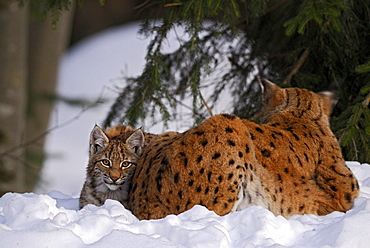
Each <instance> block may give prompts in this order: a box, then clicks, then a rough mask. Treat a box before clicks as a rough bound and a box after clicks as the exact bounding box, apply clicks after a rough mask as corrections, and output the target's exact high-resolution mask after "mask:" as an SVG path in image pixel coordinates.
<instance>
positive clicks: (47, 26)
mask: <svg viewBox="0 0 370 248" xmlns="http://www.w3.org/2000/svg"><path fill="white" fill-rule="evenodd" d="M70 9H71V10H70V11H68V12H63V14H62V16H61V17H60V20H59V21H58V24H57V26H56V29H55V30H54V29H52V25H51V19H50V18H47V19H46V20H45V21H43V20H40V19H36V18H33V19H32V20H31V21H30V26H29V50H28V58H29V59H28V61H29V67H28V69H29V79H28V80H29V91H28V93H29V96H28V99H29V101H28V111H27V115H28V116H27V127H26V140H27V141H30V140H35V142H34V143H32V144H31V145H29V146H27V147H26V150H25V155H26V157H25V159H26V162H27V167H26V182H27V185H26V186H27V189H30V190H32V189H33V188H34V186H35V184H36V183H37V181H38V179H39V174H40V172H41V168H42V163H43V158H44V152H43V149H44V141H45V140H44V138H45V137H44V136H42V135H41V136H40V134H43V133H45V132H46V131H47V128H48V124H49V117H50V113H51V110H52V107H53V99H54V98H55V97H56V92H55V90H56V81H57V75H58V67H59V62H60V59H61V56H62V54H63V52H64V50H65V48H66V47H67V46H68V43H69V38H70V30H71V25H72V19H73V12H74V11H73V10H74V5H73V4H72V5H71V8H70ZM37 137H40V138H37Z"/></svg>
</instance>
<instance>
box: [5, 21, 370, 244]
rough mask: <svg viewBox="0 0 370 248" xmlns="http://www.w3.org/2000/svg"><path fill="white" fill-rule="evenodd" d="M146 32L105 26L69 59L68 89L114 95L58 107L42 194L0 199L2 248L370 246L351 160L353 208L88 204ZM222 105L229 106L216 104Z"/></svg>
mask: <svg viewBox="0 0 370 248" xmlns="http://www.w3.org/2000/svg"><path fill="white" fill-rule="evenodd" d="M137 29H138V25H137V24H133V25H129V26H125V27H121V28H116V29H112V30H108V31H105V32H103V33H101V34H99V35H96V36H94V37H91V38H89V39H88V40H86V41H84V42H81V43H80V44H79V45H77V46H76V47H75V48H73V49H72V50H71V51H70V52H69V53H68V54H67V55H66V56H65V58H64V59H63V63H62V66H61V72H60V75H59V86H58V92H59V94H61V95H62V96H64V97H69V98H73V97H81V98H84V99H88V100H91V101H95V100H97V99H98V98H99V97H101V98H102V99H111V100H110V101H106V102H105V103H102V104H99V105H98V106H97V107H95V108H93V109H88V110H83V109H82V108H78V107H71V106H68V105H66V104H64V103H58V104H57V105H56V107H55V110H54V113H53V117H52V121H51V123H50V127H55V126H57V127H58V128H56V129H55V130H53V131H52V132H51V135H49V136H48V137H47V149H46V151H47V153H48V155H49V159H48V160H47V162H46V164H45V168H44V171H43V175H42V181H41V183H40V186H39V187H38V189H37V190H36V191H35V192H36V193H28V194H16V193H8V194H6V195H4V196H3V197H1V198H0V240H1V242H0V243H1V244H0V247H31V248H32V247H37V248H39V247H53V248H54V247H68V248H73V247H135V248H136V247H202V248H203V247H212V248H214V247H238V248H239V247H370V225H369V223H370V165H369V164H359V163H357V162H348V163H347V164H348V165H349V167H350V168H351V169H352V171H353V172H354V174H355V175H356V177H357V178H358V180H359V183H360V189H361V194H360V197H359V198H358V199H356V201H355V205H354V208H353V209H352V210H350V211H348V212H347V213H339V212H334V213H332V214H329V215H327V216H321V217H318V216H314V215H303V216H293V217H291V218H289V219H286V218H284V217H281V216H274V215H273V214H272V213H271V212H269V211H268V210H266V209H263V208H261V207H250V208H248V209H245V210H243V211H239V212H235V213H232V214H228V215H226V216H222V217H221V216H218V215H216V214H214V213H213V212H211V211H208V210H207V209H205V208H204V207H201V206H195V207H194V208H192V209H191V210H189V211H187V212H184V213H182V214H180V215H178V216H174V215H170V216H167V217H166V218H164V219H160V220H149V221H139V220H138V219H136V217H135V216H133V215H132V214H131V213H130V211H128V210H126V209H124V207H123V206H122V205H121V204H120V203H118V202H116V201H112V200H108V201H107V202H106V203H105V205H103V206H102V207H96V206H91V205H89V206H87V207H85V208H84V209H82V210H78V196H79V191H80V190H81V187H82V184H83V182H84V179H85V167H86V164H87V159H88V142H89V140H88V139H89V133H90V131H91V129H92V128H93V126H94V124H95V123H98V124H99V123H101V122H102V121H103V119H104V118H105V115H106V113H107V111H108V109H109V107H110V104H111V103H112V100H113V99H114V98H115V97H116V96H117V94H118V93H117V91H116V90H115V89H116V87H120V86H121V85H120V84H121V83H122V77H123V76H135V75H138V74H139V73H140V72H141V70H142V66H143V62H144V56H145V51H146V46H147V44H148V40H140V39H138V38H137V35H136V31H137ZM169 43H171V40H169ZM170 45H171V44H170ZM173 46H175V45H172V47H173ZM125 68H126V69H125ZM222 105H223V106H225V105H226V103H222ZM219 112H227V109H219V110H215V111H214V113H219ZM69 120H70V121H69ZM64 124H66V125H64ZM182 124H183V123H182ZM182 124H181V125H179V124H178V123H170V128H169V129H170V130H174V131H183V130H181V129H182V128H185V126H184V125H182ZM151 128H152V129H149V131H151V132H162V131H163V130H161V126H156V127H151ZM62 192H63V193H62ZM368 204H369V205H368Z"/></svg>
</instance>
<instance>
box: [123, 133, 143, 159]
mask: <svg viewBox="0 0 370 248" xmlns="http://www.w3.org/2000/svg"><path fill="white" fill-rule="evenodd" d="M144 140H145V138H144V134H143V131H141V129H137V130H135V132H134V133H133V134H131V135H130V137H128V138H127V140H126V143H127V144H128V145H129V147H130V149H131V150H132V151H133V152H134V153H136V154H137V155H138V156H140V155H141V152H142V149H143V147H144Z"/></svg>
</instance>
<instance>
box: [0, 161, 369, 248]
mask: <svg viewBox="0 0 370 248" xmlns="http://www.w3.org/2000/svg"><path fill="white" fill-rule="evenodd" d="M347 164H348V165H349V167H350V168H351V170H352V171H353V172H354V174H355V175H356V177H357V178H358V180H359V183H360V189H361V193H360V197H359V198H358V199H356V201H355V205H354V207H353V209H352V210H350V211H348V212H347V213H340V212H334V213H331V214H329V215H326V216H320V217H319V216H315V215H297V216H293V217H291V218H289V219H286V218H284V217H282V216H274V215H273V214H272V213H271V212H269V211H268V210H266V209H264V208H262V207H250V208H247V209H245V210H242V211H239V212H235V213H231V214H228V215H226V216H222V217H221V216H218V215H216V214H215V213H213V212H211V211H208V210H207V209H206V208H204V207H201V206H195V207H193V208H192V209H190V210H188V211H186V212H184V213H182V214H180V215H178V216H175V215H169V216H167V217H166V218H164V219H160V220H149V221H139V220H138V219H136V217H135V216H133V215H132V214H131V212H130V211H128V210H126V209H125V208H124V207H123V206H122V205H121V204H120V203H118V202H117V201H112V200H107V201H106V203H105V204H104V205H103V206H102V207H96V206H92V205H88V206H86V207H85V208H84V209H82V210H78V198H77V196H75V197H71V196H68V195H64V194H62V193H60V192H58V191H53V192H50V193H49V194H47V195H42V194H33V193H29V194H15V193H8V194H6V195H4V196H3V197H2V198H0V240H1V247H28V248H32V247H35V248H40V247H68V248H74V247H135V248H137V247H201V248H207V247H209V248H215V247H235V248H239V247H248V248H249V247H351V248H352V247H356V248H357V247H369V245H370V235H369V233H370V225H369V223H370V165H369V164H359V163H357V162H348V163H347Z"/></svg>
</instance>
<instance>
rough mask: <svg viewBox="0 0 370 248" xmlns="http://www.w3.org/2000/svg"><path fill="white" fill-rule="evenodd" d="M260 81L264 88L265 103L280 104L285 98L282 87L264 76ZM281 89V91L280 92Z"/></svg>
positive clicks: (263, 97)
mask: <svg viewBox="0 0 370 248" xmlns="http://www.w3.org/2000/svg"><path fill="white" fill-rule="evenodd" d="M259 83H260V85H261V89H262V93H263V95H262V102H263V104H264V105H271V106H270V107H275V106H278V105H280V104H281V103H282V102H283V101H284V100H285V99H284V97H285V95H284V94H283V90H282V88H280V87H279V86H277V85H276V84H274V83H273V82H271V81H269V80H267V79H265V78H262V79H260V78H259ZM279 91H280V93H278V92H279Z"/></svg>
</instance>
